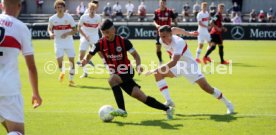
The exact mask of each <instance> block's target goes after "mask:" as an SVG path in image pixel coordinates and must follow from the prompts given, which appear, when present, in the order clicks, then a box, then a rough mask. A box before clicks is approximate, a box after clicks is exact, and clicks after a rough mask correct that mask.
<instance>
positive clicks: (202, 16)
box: [196, 11, 209, 33]
mask: <svg viewBox="0 0 276 135" xmlns="http://www.w3.org/2000/svg"><path fill="white" fill-rule="evenodd" d="M196 18H197V22H199V21H201V22H202V23H203V24H204V25H205V26H208V25H209V13H208V12H207V11H206V12H205V13H204V12H203V11H200V12H199V13H198V14H197V17H196ZM197 31H198V32H199V33H206V32H207V33H208V28H205V27H202V26H200V25H198V29H197Z"/></svg>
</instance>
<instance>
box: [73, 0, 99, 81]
mask: <svg viewBox="0 0 276 135" xmlns="http://www.w3.org/2000/svg"><path fill="white" fill-rule="evenodd" d="M96 9H97V5H96V4H94V3H92V2H89V3H88V14H84V15H82V16H81V18H80V21H79V24H78V30H79V32H80V56H79V58H80V60H82V59H83V58H84V56H85V53H86V51H87V50H88V49H89V47H90V48H93V46H94V44H95V43H96V42H97V41H98V40H99V34H98V31H99V29H98V26H99V24H100V23H101V17H100V15H98V14H96ZM89 64H90V65H91V66H94V64H93V63H92V61H89ZM82 68H83V72H84V73H83V74H82V75H81V76H80V78H84V77H88V72H87V68H86V66H84V67H82Z"/></svg>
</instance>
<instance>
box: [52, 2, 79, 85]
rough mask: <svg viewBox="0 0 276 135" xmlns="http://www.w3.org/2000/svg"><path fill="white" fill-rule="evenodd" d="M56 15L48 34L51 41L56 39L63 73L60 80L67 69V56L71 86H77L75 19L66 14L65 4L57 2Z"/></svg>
mask: <svg viewBox="0 0 276 135" xmlns="http://www.w3.org/2000/svg"><path fill="white" fill-rule="evenodd" d="M54 8H55V10H56V12H57V13H56V14H54V15H53V16H51V17H50V18H49V24H48V33H49V35H50V38H51V39H54V42H55V43H54V46H55V53H56V58H57V62H58V67H59V69H60V71H61V73H60V75H59V80H60V81H63V79H64V75H65V67H64V66H63V65H64V64H63V55H64V53H66V54H67V56H68V58H69V61H70V71H69V86H75V83H74V81H73V78H74V74H75V64H74V58H75V49H74V40H73V35H74V34H75V33H76V32H77V27H76V23H75V20H74V19H73V17H72V16H71V15H70V14H68V13H64V12H65V2H64V1H63V0H56V1H55V4H54Z"/></svg>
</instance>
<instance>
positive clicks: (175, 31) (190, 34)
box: [172, 27, 198, 37]
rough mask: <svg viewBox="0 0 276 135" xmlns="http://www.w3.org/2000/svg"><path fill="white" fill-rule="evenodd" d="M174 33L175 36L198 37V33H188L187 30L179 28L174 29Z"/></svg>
mask: <svg viewBox="0 0 276 135" xmlns="http://www.w3.org/2000/svg"><path fill="white" fill-rule="evenodd" d="M172 33H173V34H179V35H185V36H193V37H196V36H198V32H197V31H192V32H188V31H186V30H185V29H181V28H178V27H172Z"/></svg>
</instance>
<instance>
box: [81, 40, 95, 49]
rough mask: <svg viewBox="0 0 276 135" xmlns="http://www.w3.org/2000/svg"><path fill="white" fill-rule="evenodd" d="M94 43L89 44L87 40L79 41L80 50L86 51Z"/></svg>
mask: <svg viewBox="0 0 276 135" xmlns="http://www.w3.org/2000/svg"><path fill="white" fill-rule="evenodd" d="M93 46H94V44H90V43H89V42H88V41H87V40H86V41H81V42H80V51H87V50H88V49H89V47H90V48H92V47H93Z"/></svg>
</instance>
